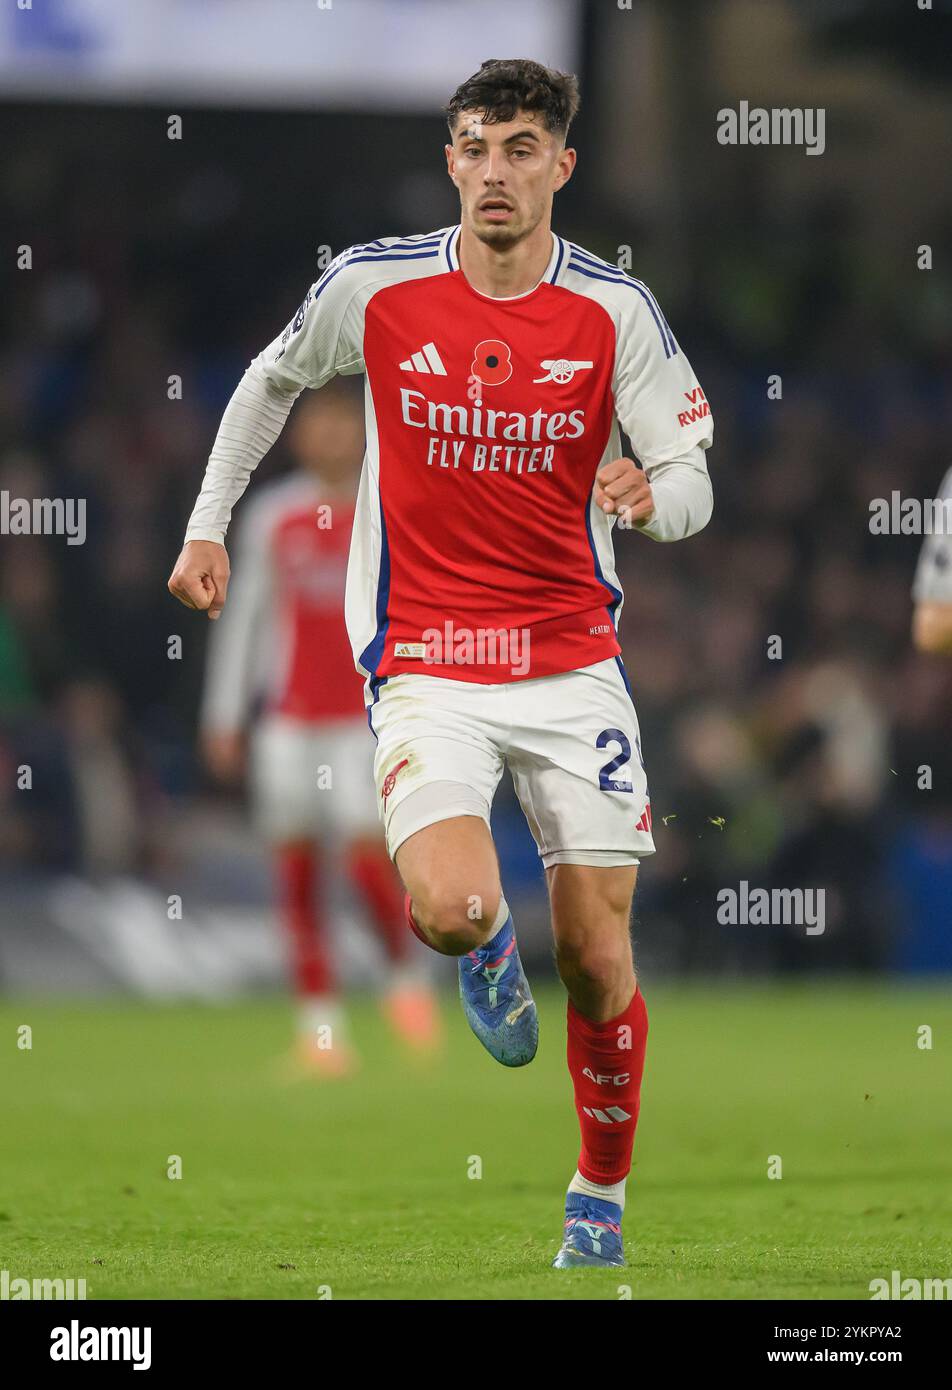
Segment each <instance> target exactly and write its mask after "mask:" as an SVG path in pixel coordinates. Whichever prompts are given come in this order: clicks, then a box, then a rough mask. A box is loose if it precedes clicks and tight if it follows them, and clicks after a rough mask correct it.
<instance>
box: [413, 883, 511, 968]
mask: <svg viewBox="0 0 952 1390" xmlns="http://www.w3.org/2000/svg"><path fill="white" fill-rule="evenodd" d="M501 900H502V894H501V892H500V890H499V888H498V887H487V890H486V891H484V892H482V893H473V892H470V891H468V890H467V891H466V892H463V891H461V890H460V889H459V888H458V887H456V885H454V884H451V883H435V884H432V885H428V886H427V887H425V888H424V889H423V891H422V892H421V893H420V894H419V895H416V894H414V896H413V917H414V920H415V921H416V923H417V925H418V926H419V927H420V929H421V931H422V932H423V934H424V935H425V936H426V937H427V938H428V940H429V941H430V944H431V945H432V946H433V947H434V949H435V950H437V951H440V952H442V954H443V955H446V956H462V955H465V954H466V952H467V951H473V950H475V949H476V947H477V946H482V945H484V944H485V943H486V941H488V939H489V937H490V936H491V935H492V928H493V923H494V921H495V919H496V914H497V912H498V910H499V904H500V902H501Z"/></svg>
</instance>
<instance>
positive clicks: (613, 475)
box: [595, 459, 654, 526]
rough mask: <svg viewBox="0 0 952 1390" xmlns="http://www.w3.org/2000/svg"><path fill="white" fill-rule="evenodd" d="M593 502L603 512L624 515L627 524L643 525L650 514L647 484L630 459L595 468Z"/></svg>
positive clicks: (651, 508)
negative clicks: (596, 469) (596, 470)
mask: <svg viewBox="0 0 952 1390" xmlns="http://www.w3.org/2000/svg"><path fill="white" fill-rule="evenodd" d="M595 503H596V505H597V506H599V507H601V509H602V511H603V512H608V513H609V514H612V513H614V514H615V515H616V516H621V517H624V518H625V519H626V520H627V522H628V524H629V525H631V526H635V525H643V524H644V522H646V521H649V520H650V519H651V516H652V514H653V513H654V500H653V498H652V496H651V484H650V483H649V482H648V479H647V477H646V475H645V472H644V470H643V469H641V468H639V467H638V465H637V464H636V463H634V462H633V461H632V460H631V459H613V460H612V462H611V463H606V464H605V466H604V468H600V469H599V470H598V472H597V473H596V475H595Z"/></svg>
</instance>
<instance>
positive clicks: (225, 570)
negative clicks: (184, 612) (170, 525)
mask: <svg viewBox="0 0 952 1390" xmlns="http://www.w3.org/2000/svg"><path fill="white" fill-rule="evenodd" d="M230 573H231V567H230V565H229V564H228V552H227V550H226V549H225V547H224V546H223V545H219V544H218V543H217V541H186V543H185V545H183V547H182V553H181V555H179V557H178V559H177V560H176V562H175V568H174V570H173V571H172V573H171V576H170V577H169V593H170V594H172V595H173V596H174V597H175V598H177V599H178V601H179V603H184V604H185V607H186V608H198V609H199V610H200V611H202V612H205V613H207V614H208V616H209V618H212V619H215V618H218V617H220V616H221V610H222V608H223V606H224V603H225V594H226V592H227V590H228V576H229V574H230Z"/></svg>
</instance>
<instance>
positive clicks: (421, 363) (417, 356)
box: [400, 343, 446, 376]
mask: <svg viewBox="0 0 952 1390" xmlns="http://www.w3.org/2000/svg"><path fill="white" fill-rule="evenodd" d="M400 370H401V372H425V373H426V375H427V376H429V375H430V374H431V373H432V374H433V376H446V368H445V367H444V366H443V363H442V361H441V360H440V354H439V353H438V352H437V350H436V343H424V344H423V346H422V347H421V348H420V351H419V352H415V353H414V354H413V356H412V357H408V358H407V360H406V361H405V362H401V363H400Z"/></svg>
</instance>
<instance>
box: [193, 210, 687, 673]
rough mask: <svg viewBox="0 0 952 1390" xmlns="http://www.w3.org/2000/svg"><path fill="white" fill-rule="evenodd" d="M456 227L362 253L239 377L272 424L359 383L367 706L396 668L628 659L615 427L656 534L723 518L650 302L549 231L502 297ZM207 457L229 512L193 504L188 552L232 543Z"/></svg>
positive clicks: (682, 361)
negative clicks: (525, 275)
mask: <svg viewBox="0 0 952 1390" xmlns="http://www.w3.org/2000/svg"><path fill="white" fill-rule="evenodd" d="M459 235H460V228H459V226H458V225H457V226H454V227H448V228H443V229H441V230H439V231H436V232H433V233H429V234H424V235H420V236H410V237H403V238H396V237H388V238H383V239H382V240H380V241H375V242H371V243H368V244H366V245H360V246H353V247H351V248H350V249H349V250H348V251H346V252H344V253H343V254H342V255H340V256H338V257H337V259H336V260H334V261H333V262H332V263H331V264H330V265H329V266H328V268H327V270H326V271H325V272H324V274H323V275H322V276H321V278H320V279H319V280H318V281H317V282H316V283H315V284H314V285H313V286H312V288H311V289H310V290H309V291H308V294H307V297H306V298H305V300H304V303H303V304H302V305H301V307H300V309H299V310H298V312H297V314H296V315H295V317H294V318H293V320H292V321H291V323H290V324H288V326H287V328H286V329H285V330H284V332H283V333H282V334H281V335H280V336H279V337H278V338H276V339H275V340H274V342H272V343H271V344H270V346H269V347H267V348H266V349H265V350H264V351H263V352H262V353H261V354H260V355H259V356H258V357H257V358H256V359H255V361H254V362H253V363H252V364H251V367H250V368H249V371H248V373H246V379H247V380H248V381H253V382H256V383H257V389H258V390H260V391H262V392H263V393H264V394H262V397H261V400H262V405H261V410H262V411H272V412H273V413H274V418H275V419H276V420H277V419H278V417H279V415H280V409H281V406H280V402H281V400H282V399H284V398H288V399H293V398H294V396H295V395H296V394H298V393H299V392H300V391H301V390H302V389H304V388H305V387H319V386H321V385H323V384H324V383H325V382H326V381H328V380H329V379H330V378H331V377H332V376H334V375H335V374H338V373H340V374H343V375H349V374H352V373H359V372H362V373H365V374H366V389H365V414H366V436H367V448H366V455H365V458H364V464H363V472H362V476H361V484H360V492H359V497H358V503H357V512H356V518H355V525H354V532H353V541H352V546H351V552H350V562H349V569H348V578H347V597H346V619H347V629H348V632H349V634H350V641H351V646H352V649H353V656H354V660H355V661H356V663H357V666H358V669H359V670H360V671H361V672H362V673H363V674H364V675H365V676H366V677H368V678H369V690H370V692H371V694H372V692H373V690H374V689H375V688H376V685H377V684H378V683H379V681H380V680H381V679H384V678H386V677H388V676H391V675H394V674H397V673H399V672H418V673H423V674H430V675H434V676H447V677H451V678H453V679H457V680H468V681H477V682H497V681H508V680H514V679H521V678H527V677H537V676H545V675H551V674H555V673H558V672H562V671H568V670H573V669H575V668H578V667H582V666H588V665H591V664H593V663H594V662H597V661H601V660H603V659H604V658H606V657H610V656H614V655H617V654H618V652H619V646H618V639H617V627H618V620H619V615H620V612H621V606H622V594H621V591H620V588H619V585H618V580H617V577H616V573H615V564H614V557H613V549H612V529H613V526H614V525H615V522H616V518H615V517H614V516H608V515H606V514H605V513H604V512H602V511H601V510H600V509H599V508H598V507H596V506H595V503H594V500H593V484H594V479H595V474H596V472H597V470H598V469H599V468H600V467H601V466H602V465H603V464H605V463H607V462H609V461H611V460H612V459H615V458H618V457H620V456H621V453H622V449H621V438H620V433H619V426H621V428H623V429H624V430H625V432H626V433H627V435H628V437H629V438H630V440H631V443H632V447H633V449H634V452H635V454H636V456H637V457H638V458H639V460H640V461H641V462H642V463H643V465H644V466H645V469H646V472H647V474H648V478H649V481H650V482H651V485H652V490H653V494H654V500H655V506H656V515H655V517H653V518H652V521H651V523H650V524H649V525H648V526H646V527H644V528H643V529H644V530H645V531H646V533H647V534H648V535H649V536H652V537H653V538H655V539H659V540H673V539H679V538H680V537H681V536H683V535H688V534H691V533H692V532H693V531H695V530H699V529H700V527H701V526H703V525H705V524H706V522H707V520H708V517H709V516H710V505H711V504H710V480H709V478H708V475H707V469H706V465H705V461H704V449H706V448H707V447H708V445H709V444H710V443H711V439H712V433H713V422H712V419H711V412H710V407H709V405H708V403H707V400H706V398H705V395H704V392H703V390H702V389H701V387H700V386H699V384H698V382H697V380H696V379H695V377H694V374H693V372H692V370H691V367H690V364H689V363H688V361H687V359H686V358H685V356H684V353H683V352H682V351H681V349H680V347H679V346H678V344H677V342H676V341H675V338H674V335H673V334H672V332H671V329H670V328H669V326H668V324H667V322H666V320H665V318H664V315H663V314H662V312H661V309H660V307H659V305H658V303H657V301H656V299H655V297H654V295H653V294H652V293H651V291H650V290H649V289H648V288H647V287H646V286H645V285H643V284H642V283H641V282H640V281H637V280H634V279H632V278H631V277H630V276H628V275H627V274H625V273H624V272H622V271H620V270H618V268H617V267H615V266H612V265H611V264H610V263H608V262H606V261H602V260H599V259H598V258H597V257H595V256H593V255H591V254H590V253H589V252H587V251H584V250H582V249H581V248H579V247H577V246H575V245H574V244H573V243H571V242H569V241H566V240H565V239H564V238H562V237H559V236H556V235H555V234H554V233H553V234H552V254H551V259H550V261H549V265H548V267H547V269H546V272H545V274H544V276H543V278H542V280H541V281H540V282H539V284H538V285H537V286H536V287H535V288H534V289H532V290H530V291H528V292H527V293H525V294H522V295H517V296H514V297H512V298H507V299H499V298H492V297H490V296H487V295H484V294H481V293H479V292H478V291H477V290H475V289H473V287H472V286H471V285H470V284H469V282H468V281H467V279H466V277H465V275H464V274H463V272H462V270H461V269H460V267H459V261H458V255H457V246H458V241H459ZM235 400H236V401H237V400H238V395H237V393H236V398H235ZM275 403H277V404H275ZM284 408H285V409H287V408H289V407H288V406H285V407H284ZM227 418H228V417H227V415H226V419H227ZM233 421H234V423H233V425H232V428H231V431H230V432H229V431H228V430H225V428H224V422H223V432H222V435H220V439H221V438H224V442H225V443H228V442H230V441H231V440H232V439H234V440H237V439H238V437H239V435H240V433H241V417H240V415H239V413H238V411H237V408H236V411H235V412H234V415H233ZM276 427H277V428H280V422H279V423H278V425H277V426H276ZM222 456H223V457H224V454H223V455H222ZM235 457H236V458H238V459H239V462H242V461H243V459H242V456H241V455H240V454H239V453H238V452H236V453H235ZM214 462H215V452H214V451H213V455H212V461H211V463H210V467H209V474H208V475H206V490H208V491H209V495H210V497H212V500H213V501H214V502H215V504H216V506H217V509H218V510H217V512H215V511H214V510H213V509H212V508H211V506H209V507H208V508H206V509H205V511H203V509H202V499H201V498H200V499H199V505H198V506H197V507H196V511H195V513H193V521H192V524H191V525H190V529H189V532H188V533H187V534H188V536H189V538H192V537H198V536H203V537H205V538H208V539H213V538H216V537H217V536H220V534H222V532H221V531H220V530H219V529H216V527H215V526H211V527H209V525H208V524H207V523H206V524H203V523H204V522H205V520H206V514H207V518H208V520H210V521H212V522H214V521H216V518H217V519H218V520H220V518H221V516H222V514H223V504H224V514H225V516H226V519H227V511H228V506H227V504H228V502H229V501H230V497H229V483H228V479H227V477H225V476H224V474H223V475H222V478H219V479H218V482H217V483H215V484H214V487H212V486H211V484H210V483H209V477H210V475H212V473H213V468H212V464H214ZM236 471H240V470H238V469H237V466H236ZM247 471H249V470H247V468H246V469H245V476H244V480H243V481H241V480H239V484H238V487H237V489H236V490H235V491H236V495H240V491H241V488H242V487H243V486H244V482H246V481H247ZM223 478H224V481H223V480H222V479H223ZM215 488H217V492H216V491H215ZM639 529H641V528H639ZM507 641H508V643H509V646H510V650H509V651H508V653H506V652H504V651H501V648H503V647H505V646H506V644H507ZM513 643H515V644H516V645H517V646H518V647H519V649H520V651H519V654H518V656H517V659H516V660H513V659H512V658H513V651H512V650H511V648H512V645H513ZM526 657H528V659H525V658H526ZM315 659H319V658H318V657H317V655H315Z"/></svg>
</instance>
